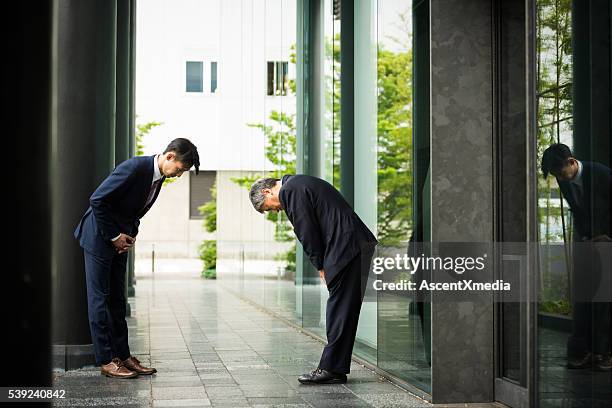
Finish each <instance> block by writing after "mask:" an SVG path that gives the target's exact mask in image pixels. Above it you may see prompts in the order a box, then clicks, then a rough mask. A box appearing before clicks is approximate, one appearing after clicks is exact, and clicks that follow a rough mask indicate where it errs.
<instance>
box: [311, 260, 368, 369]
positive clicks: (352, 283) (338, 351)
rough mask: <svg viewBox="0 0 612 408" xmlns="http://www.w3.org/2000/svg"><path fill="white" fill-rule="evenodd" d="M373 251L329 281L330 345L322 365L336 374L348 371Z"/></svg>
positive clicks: (327, 317)
mask: <svg viewBox="0 0 612 408" xmlns="http://www.w3.org/2000/svg"><path fill="white" fill-rule="evenodd" d="M373 254H374V250H373V249H372V250H365V251H362V252H361V253H360V254H359V255H357V256H356V257H355V258H353V259H352V260H351V261H350V262H349V263H348V265H346V266H345V267H344V269H342V271H340V273H338V274H337V275H336V277H335V278H334V279H333V281H331V282H328V283H327V290H328V291H329V298H328V299H327V311H326V331H327V345H326V346H325V348H324V349H323V354H322V355H321V361H320V362H319V367H320V368H322V369H324V370H327V371H331V372H333V373H339V374H340V373H342V374H348V373H349V372H350V366H351V354H352V353H353V345H354V343H355V335H356V334H357V323H358V322H359V313H360V311H361V304H362V302H363V297H364V295H365V290H366V285H367V283H368V274H369V272H370V262H371V260H372V255H373Z"/></svg>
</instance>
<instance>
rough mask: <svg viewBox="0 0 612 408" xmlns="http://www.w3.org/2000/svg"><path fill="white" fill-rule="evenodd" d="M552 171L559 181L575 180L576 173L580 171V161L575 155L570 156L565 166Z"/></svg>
mask: <svg viewBox="0 0 612 408" xmlns="http://www.w3.org/2000/svg"><path fill="white" fill-rule="evenodd" d="M550 173H551V174H552V175H553V176H555V177H556V178H557V180H559V181H570V180H573V179H574V177H576V173H578V162H577V161H576V159H574V158H573V157H570V158H569V159H567V162H565V165H564V166H563V167H561V168H560V169H553V170H551V171H550Z"/></svg>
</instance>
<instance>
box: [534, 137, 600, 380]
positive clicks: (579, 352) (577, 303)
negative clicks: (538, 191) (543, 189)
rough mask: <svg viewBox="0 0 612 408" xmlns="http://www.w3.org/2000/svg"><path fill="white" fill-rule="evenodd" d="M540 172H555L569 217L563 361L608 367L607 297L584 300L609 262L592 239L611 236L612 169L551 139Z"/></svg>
mask: <svg viewBox="0 0 612 408" xmlns="http://www.w3.org/2000/svg"><path fill="white" fill-rule="evenodd" d="M542 172H543V173H544V177H546V176H547V175H548V173H551V174H552V175H553V176H555V178H556V179H557V183H558V184H559V188H560V189H561V193H562V194H563V198H565V200H566V201H567V203H568V204H569V207H570V210H571V212H572V215H573V220H574V222H573V225H574V233H573V236H574V239H573V240H574V245H573V248H574V251H573V252H574V257H573V268H572V303H573V304H572V307H573V332H572V335H571V337H570V338H569V341H568V345H567V352H568V362H567V367H568V368H573V369H578V368H590V367H593V368H594V369H596V370H602V371H609V370H612V358H611V356H610V330H611V326H612V323H611V317H610V316H611V315H610V313H611V307H610V302H607V300H609V299H604V301H598V302H590V301H589V300H590V299H591V298H592V296H593V294H594V292H595V291H597V289H598V286H599V285H601V284H603V282H605V281H606V279H605V278H606V276H604V275H605V274H610V273H611V271H610V270H609V269H610V265H604V266H603V267H602V265H601V261H600V257H599V253H598V252H597V248H596V246H599V247H601V244H597V245H595V244H593V243H595V242H598V243H600V242H610V241H612V239H611V238H610V237H612V227H611V218H612V217H611V214H610V212H611V211H610V208H611V207H610V197H611V195H612V193H611V191H612V171H611V170H610V168H608V167H607V166H604V165H603V164H600V163H594V162H587V161H579V160H577V159H576V158H575V157H574V156H573V155H572V153H571V151H570V149H569V147H567V146H566V145H564V144H561V143H556V144H553V145H551V146H550V147H548V148H547V149H546V150H545V151H544V154H543V155H542ZM606 246H607V245H606ZM602 280H603V282H602ZM606 284H607V283H606Z"/></svg>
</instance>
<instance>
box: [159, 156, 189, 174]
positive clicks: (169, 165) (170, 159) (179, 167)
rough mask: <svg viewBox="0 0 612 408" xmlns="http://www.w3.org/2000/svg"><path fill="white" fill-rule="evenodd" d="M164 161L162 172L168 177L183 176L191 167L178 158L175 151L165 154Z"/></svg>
mask: <svg viewBox="0 0 612 408" xmlns="http://www.w3.org/2000/svg"><path fill="white" fill-rule="evenodd" d="M164 158H165V160H164V162H163V164H162V166H161V172H162V174H163V175H164V176H166V177H181V176H182V175H183V173H184V172H186V171H189V167H187V166H185V164H183V163H182V162H180V161H178V160H176V154H175V153H174V152H168V153H166V154H165V155H164Z"/></svg>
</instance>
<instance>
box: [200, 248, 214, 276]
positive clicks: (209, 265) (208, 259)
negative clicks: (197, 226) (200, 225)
mask: <svg viewBox="0 0 612 408" xmlns="http://www.w3.org/2000/svg"><path fill="white" fill-rule="evenodd" d="M198 252H199V255H200V259H201V260H202V262H203V268H202V277H204V278H207V279H215V278H216V277H217V272H216V269H217V242H216V241H213V240H208V241H202V243H201V244H200V247H199V251H198ZM211 271H212V272H211Z"/></svg>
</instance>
